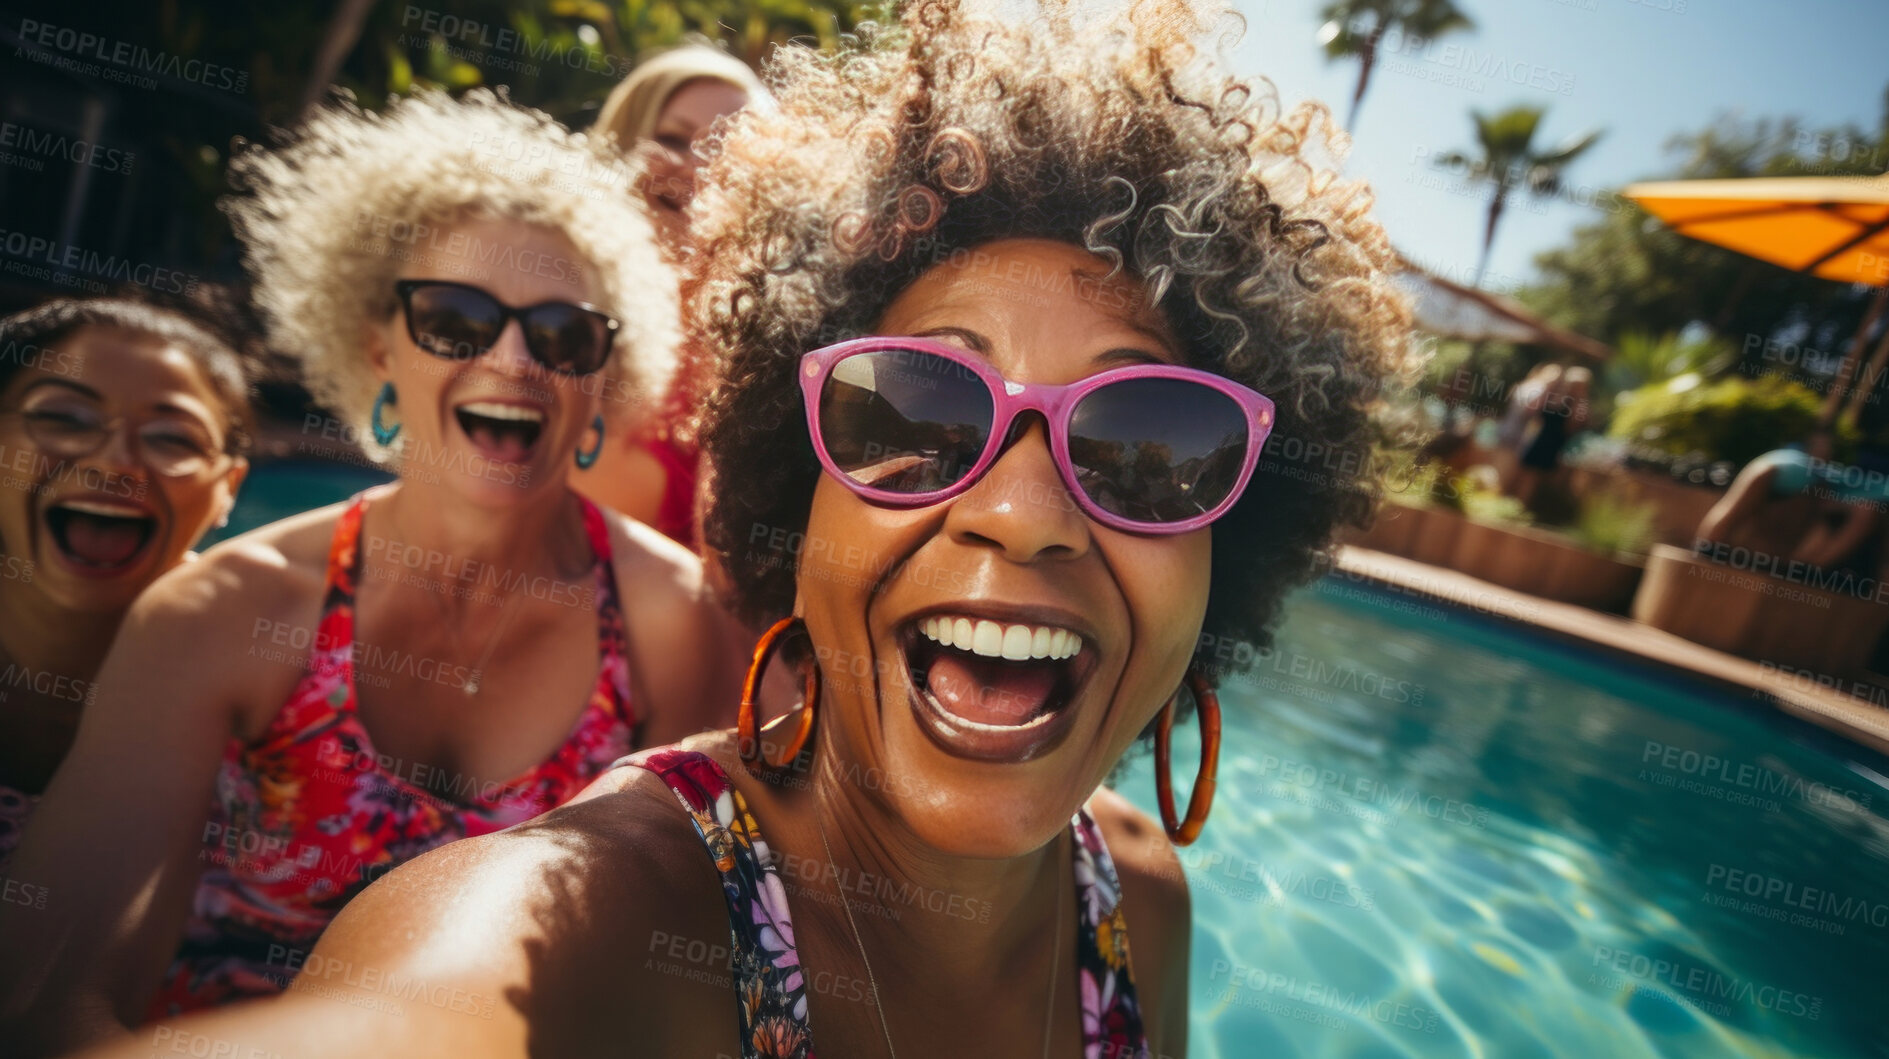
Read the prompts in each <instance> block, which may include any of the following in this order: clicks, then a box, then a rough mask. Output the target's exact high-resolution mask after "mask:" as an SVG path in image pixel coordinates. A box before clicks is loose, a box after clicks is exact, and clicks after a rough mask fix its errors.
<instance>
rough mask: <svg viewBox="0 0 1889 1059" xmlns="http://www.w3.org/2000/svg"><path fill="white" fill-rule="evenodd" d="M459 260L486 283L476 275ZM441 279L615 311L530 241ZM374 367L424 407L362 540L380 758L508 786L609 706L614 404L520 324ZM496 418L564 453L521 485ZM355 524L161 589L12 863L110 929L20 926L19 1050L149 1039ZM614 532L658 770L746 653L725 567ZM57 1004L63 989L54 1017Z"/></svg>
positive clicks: (363, 687) (557, 241) (2, 981)
mask: <svg viewBox="0 0 1889 1059" xmlns="http://www.w3.org/2000/svg"><path fill="white" fill-rule="evenodd" d="M494 245H501V246H507V247H510V248H511V249H512V250H513V251H514V252H515V253H514V254H513V255H512V258H511V259H512V260H521V261H522V260H535V261H543V260H551V261H557V260H563V261H567V262H571V263H574V264H577V265H578V266H579V267H577V268H574V269H561V268H555V267H549V266H547V267H545V268H542V269H533V270H530V271H527V270H523V269H512V268H504V267H494V266H492V265H491V264H490V263H489V258H488V260H487V262H485V263H481V262H479V261H478V260H476V258H475V257H474V255H476V254H477V253H478V249H479V248H480V247H482V246H483V247H490V246H494ZM459 248H465V249H464V254H465V258H464V259H463V260H459V259H455V258H453V257H452V254H451V252H450V251H451V250H453V249H459ZM527 251H529V252H533V253H536V254H539V255H544V256H543V257H541V258H527V257H526V256H525V255H526V252H527ZM428 257H429V260H427V261H424V262H420V261H415V262H413V263H411V264H409V265H408V266H407V267H406V268H405V269H403V271H402V276H404V277H412V278H437V279H452V280H458V281H461V282H470V283H476V284H477V285H479V286H481V287H483V288H485V289H486V290H487V291H489V292H490V293H491V294H493V295H495V296H496V297H497V298H499V300H501V301H503V302H505V303H506V304H508V305H512V306H521V307H522V306H529V305H533V304H536V303H539V302H543V301H547V300H565V301H586V302H593V303H594V302H598V301H601V300H602V298H601V294H602V292H601V291H599V290H597V289H596V288H595V287H594V286H592V283H593V282H594V279H593V277H594V275H595V271H596V270H595V269H594V268H591V267H590V266H589V264H588V263H585V262H583V261H582V259H581V258H580V256H579V254H578V253H577V251H576V249H575V248H574V247H573V246H572V245H571V244H570V242H569V241H568V239H566V238H565V237H564V236H563V235H562V234H560V233H558V232H555V231H551V230H546V229H541V228H536V227H533V226H529V225H525V224H522V223H520V222H515V221H499V220H472V221H467V222H465V223H462V224H459V225H457V226H443V227H442V231H441V233H440V238H439V240H438V241H437V244H436V246H435V247H433V248H429V254H428ZM389 293H390V294H391V292H389ZM362 342H363V348H364V351H365V354H366V356H367V357H368V360H369V363H370V364H371V365H372V367H373V370H374V372H375V374H376V375H377V376H378V377H379V378H383V379H390V380H392V381H393V382H394V383H395V385H396V387H397V389H398V393H399V397H398V401H397V404H396V405H395V407H394V409H393V410H392V411H390V412H389V413H388V414H387V416H386V418H387V420H388V421H390V422H398V423H399V424H400V427H401V441H402V443H403V444H404V446H405V447H404V450H403V451H404V453H405V455H404V457H403V459H402V462H401V463H400V464H399V470H400V472H401V480H400V483H399V485H398V487H397V488H396V489H395V490H394V491H393V492H392V493H391V494H388V495H383V496H382V497H381V498H380V499H378V500H377V501H376V502H375V503H374V504H373V505H372V506H371V507H370V508H369V509H368V511H367V514H366V516H365V518H364V519H363V522H362V528H361V534H362V542H363V549H364V552H363V554H364V556H365V558H364V560H363V573H362V576H361V578H360V581H359V583H358V584H357V586H356V595H355V603H356V611H355V626H354V637H355V642H356V644H357V645H358V644H373V645H376V646H377V647H378V648H381V649H382V650H381V651H380V652H379V657H382V658H383V659H385V661H384V662H382V663H372V662H369V661H366V660H364V659H365V658H366V657H367V656H361V655H357V661H356V666H357V670H359V672H360V675H359V676H358V677H357V680H356V694H357V703H358V710H359V715H360V718H361V723H362V724H363V726H364V727H365V728H366V729H367V731H368V733H369V735H370V736H371V739H372V742H373V744H374V746H375V748H376V749H377V750H378V751H379V752H380V753H382V754H384V755H389V756H391V757H392V758H394V759H398V760H400V761H402V762H406V763H408V765H407V768H408V770H409V772H411V771H412V770H413V769H419V768H424V769H427V770H430V771H431V773H433V774H440V775H448V776H462V777H473V778H476V779H479V780H484V781H493V782H498V781H503V780H505V779H507V778H510V777H513V776H516V775H518V774H520V773H522V772H524V771H525V770H526V769H528V768H530V767H532V766H534V765H537V764H538V763H539V762H542V761H543V760H545V759H546V758H547V757H548V756H550V754H551V753H552V752H553V751H554V750H555V749H557V748H558V747H559V746H560V745H561V744H563V743H564V742H565V740H566V739H567V738H568V737H569V735H570V733H571V730H572V728H573V725H574V723H575V722H576V720H577V718H578V715H579V713H580V711H581V710H582V709H584V708H585V706H586V705H587V702H588V700H589V697H590V692H591V690H592V688H593V687H594V686H595V684H596V681H597V673H598V632H597V615H596V611H595V607H594V605H592V603H591V601H592V600H593V596H592V595H591V590H592V586H593V582H592V581H591V578H590V569H591V565H592V562H593V556H592V553H591V551H590V547H589V543H588V541H587V539H586V536H585V532H584V526H583V519H582V509H581V505H580V504H579V502H578V500H577V499H576V497H575V496H573V495H572V494H571V493H570V492H569V491H568V489H567V486H566V483H567V482H568V476H569V473H570V469H571V467H572V458H573V454H574V453H575V452H576V451H577V449H578V447H579V445H580V444H587V443H588V441H589V437H590V420H591V418H592V416H594V415H595V414H596V411H597V409H598V407H599V402H600V397H599V396H598V394H599V393H601V392H604V391H603V390H602V389H601V388H599V387H598V386H597V384H596V381H595V380H593V381H592V383H591V384H590V388H589V389H587V388H586V385H585V384H584V383H582V382H581V381H580V380H577V379H575V378H567V377H561V376H557V375H555V374H553V373H551V372H549V371H547V370H546V369H543V368H542V367H540V366H539V365H538V364H537V363H536V362H535V361H533V360H532V359H531V358H530V357H529V356H528V354H527V352H526V347H525V345H524V340H523V336H522V333H521V330H520V327H519V324H518V323H517V321H516V320H513V321H509V322H508V323H507V325H506V328H505V331H504V332H503V334H501V335H500V336H499V339H498V341H497V343H496V345H495V346H494V347H493V349H492V350H491V351H490V352H489V353H487V354H486V355H484V356H481V357H478V358H474V359H468V360H448V359H442V358H439V357H436V356H433V355H431V354H429V353H428V352H426V351H424V350H422V349H420V348H418V347H417V346H416V345H415V344H414V343H413V341H412V340H411V338H410V337H409V336H408V333H407V329H406V326H405V321H404V319H403V317H402V316H401V314H400V312H399V311H396V312H394V313H393V314H391V315H390V316H388V317H386V318H384V319H379V320H376V321H374V322H373V323H371V324H370V326H369V328H368V330H367V331H366V333H365V334H363V336H362ZM474 400H481V401H483V400H501V401H508V402H524V403H526V404H529V405H530V406H531V407H535V408H538V409H540V410H542V412H543V413H544V419H543V428H542V433H541V435H540V436H539V437H538V438H537V440H536V442H535V443H534V444H533V445H532V446H531V448H530V451H529V452H528V453H527V454H526V455H525V456H524V458H523V459H522V460H521V461H519V462H516V463H506V464H502V465H498V466H494V463H493V461H492V460H491V458H490V453H489V452H483V451H481V450H480V448H479V447H478V445H477V444H475V442H474V440H473V439H472V438H471V437H469V436H468V434H467V433H466V431H465V430H464V429H463V428H462V427H461V425H460V423H459V421H458V419H457V418H456V416H455V413H454V408H455V407H457V406H460V405H462V404H464V403H465V402H467V401H474ZM340 514H341V506H340V505H336V506H331V507H327V508H322V509H319V510H316V511H311V512H307V513H305V514H302V515H298V516H295V517H293V518H290V519H287V520H284V521H282V522H278V523H274V524H272V525H269V526H266V527H263V528H262V529H259V530H256V531H254V532H252V533H249V534H245V535H243V536H240V537H238V538H235V539H233V540H231V541H229V542H226V543H224V544H222V545H219V546H218V547H216V548H213V549H211V550H209V551H207V552H206V553H205V554H204V556H203V557H202V558H201V559H200V560H199V561H197V562H195V563H191V564H187V565H186V566H185V567H183V568H182V569H179V570H178V571H176V572H175V573H174V574H172V575H171V576H169V577H166V578H163V579H160V580H159V581H158V582H157V583H156V584H155V585H153V586H152V587H151V589H150V590H149V592H147V593H146V595H145V597H144V598H143V599H141V600H140V601H139V603H138V605H137V606H136V607H134V608H133V610H132V611H131V614H130V616H129V617H128V618H127V620H126V622H125V628H124V631H123V633H122V635H121V636H120V637H119V640H118V643H117V644H116V645H115V646H114V649H113V652H112V654H111V655H110V656H109V657H108V658H107V659H106V661H105V664H104V668H103V670H102V671H101V673H100V674H99V680H98V689H97V695H96V701H95V703H94V704H93V705H92V706H90V707H88V709H87V711H86V716H85V719H84V721H83V722H82V723H81V726H80V730H79V733H78V738H77V741H76V743H75V744H74V746H73V751H72V754H71V756H70V758H69V759H68V762H67V765H66V767H65V768H64V769H62V770H61V772H60V773H59V775H58V777H57V778H56V779H55V780H54V782H53V784H52V786H51V788H50V789H49V790H48V792H47V797H46V798H45V800H44V801H43V802H42V803H41V805H40V807H39V809H38V811H37V813H36V815H35V817H34V819H33V821H32V825H31V826H30V827H29V828H28V829H27V832H26V838H25V842H24V843H23V845H22V846H21V848H20V851H19V853H18V854H17V856H16V858H15V860H14V861H13V864H12V868H13V870H14V871H15V872H16V873H21V874H20V875H19V877H20V878H29V877H30V878H33V879H36V880H39V883H40V884H41V885H45V886H48V887H49V888H56V889H57V890H58V891H59V892H61V893H62V894H64V895H65V897H64V898H63V899H62V901H63V902H64V903H63V904H62V907H65V908H69V909H78V910H84V915H83V916H78V915H48V914H39V915H23V916H12V917H9V916H8V914H7V910H5V909H0V948H4V949H5V950H6V951H8V952H34V953H41V954H43V956H42V959H41V960H38V961H33V962H32V963H31V964H29V963H28V962H27V961H14V960H9V961H0V964H3V966H0V996H6V997H7V998H8V1000H9V1001H10V1002H11V1003H14V1004H18V1003H20V1000H19V998H20V997H21V996H34V995H36V997H37V999H36V1005H37V1006H36V1007H35V1008H33V1009H32V1010H31V1011H30V1014H29V1016H28V1017H27V1018H25V1019H23V1020H22V1021H21V1022H20V1023H17V1024H4V1025H0V1035H5V1034H8V1033H9V1032H11V1033H14V1034H15V1039H32V1038H30V1037H28V1036H27V1035H28V1034H29V1033H30V1034H37V1035H39V1036H38V1038H37V1039H38V1040H40V1041H41V1042H44V1043H46V1044H48V1045H51V1046H53V1047H49V1048H48V1050H51V1051H58V1050H65V1049H69V1048H70V1047H71V1046H73V1045H75V1044H77V1043H81V1042H85V1041H96V1040H99V1039H101V1038H105V1037H109V1036H112V1035H114V1034H118V1033H122V1032H123V1027H125V1026H130V1025H135V1024H136V1023H137V1021H139V1020H140V1019H141V1017H142V1013H143V1004H144V1002H145V1001H146V999H147V998H148V997H149V995H150V993H151V991H152V989H154V988H155V987H156V985H157V983H158V981H159V978H160V976H161V974H162V972H163V970H164V967H165V965H166V964H167V962H168V960H169V957H170V954H171V953H172V952H174V951H175V948H176V945H177V941H178V937H179V932H180V930H181V927H182V922H183V918H184V914H185V912H186V911H187V909H188V908H189V904H190V900H191V895H192V894H193V892H194V889H195V886H196V882H197V879H198V876H199V873H200V871H201V864H200V859H199V854H200V853H201V852H202V834H201V832H202V820H203V812H204V809H203V807H204V804H205V801H206V799H207V798H208V797H209V795H210V792H211V784H212V781H213V779H214V778H215V776H216V775H217V770H218V767H219V762H220V760H221V758H222V754H223V751H224V747H225V745H226V744H227V742H228V740H230V739H231V738H237V739H242V740H244V741H253V740H254V739H256V738H257V737H258V736H259V735H261V734H262V733H263V732H265V731H267V730H268V727H269V725H270V723H271V721H272V720H273V719H274V718H275V716H276V714H277V712H278V711H279V710H280V709H281V707H282V705H283V703H284V702H285V701H286V699H287V698H288V696H289V693H290V691H291V690H292V688H293V687H294V685H295V684H296V683H297V681H298V680H300V679H301V677H302V673H303V662H302V658H301V656H300V655H299V654H296V655H295V657H291V658H289V659H288V660H287V661H284V660H283V659H282V657H280V655H279V653H272V652H271V651H270V650H268V648H271V647H272V646H274V645H276V644H277V643H278V642H279V641H278V639H277V638H276V635H275V631H276V630H284V629H287V630H313V629H315V628H316V627H317V625H318V623H319V621H320V615H321V610H322V604H323V595H324V593H323V583H324V575H325V571H326V563H327V557H328V552H329V547H330V544H331V541H332V539H333V536H334V532H335V525H336V521H337V519H338V518H339V516H340ZM608 522H609V527H610V534H611V540H612V545H611V547H612V552H613V556H614V563H613V565H614V576H615V581H616V585H617V587H618V594H619V599H620V600H621V602H622V606H623V620H624V626H625V633H626V640H627V646H628V652H627V653H628V658H627V662H628V669H629V673H628V677H629V682H630V688H631V695H632V702H633V704H634V706H635V708H636V710H637V713H638V715H639V730H638V745H651V744H654V743H664V742H670V741H673V740H675V739H678V738H681V737H683V736H685V735H688V734H690V733H693V732H698V731H701V730H703V729H705V728H715V727H719V726H720V725H722V724H726V723H728V720H729V719H730V718H731V717H732V714H733V704H734V702H735V699H736V696H737V695H738V692H739V674H740V664H741V655H742V654H743V652H744V650H745V648H744V646H743V644H742V642H741V641H742V636H741V634H740V633H739V632H738V630H736V629H735V627H734V625H733V623H732V622H731V621H729V620H728V619H727V618H726V617H725V615H724V614H723V613H722V611H721V610H720V609H719V607H717V606H716V605H715V604H714V603H713V602H712V600H710V599H709V598H708V594H707V592H706V591H705V590H704V588H703V585H702V581H701V571H700V565H699V563H698V562H697V561H696V560H695V559H694V557H693V556H691V555H689V554H688V553H687V552H686V551H685V550H684V549H682V548H680V547H679V546H677V545H676V544H675V543H674V542H672V541H669V540H667V539H666V538H663V537H662V536H661V535H660V534H657V533H655V532H653V531H651V530H648V529H647V528H646V527H642V526H640V525H637V524H635V523H633V522H631V521H629V520H628V519H624V518H622V517H621V516H616V515H610V516H608ZM377 539H378V540H379V541H380V542H381V543H382V544H384V545H386V547H377V545H376V543H375V542H376V540H377ZM396 549H404V550H410V551H411V553H412V554H416V555H426V554H435V555H441V556H450V557H451V558H452V559H453V561H454V569H455V570H457V571H460V573H461V574H463V576H464V577H466V578H471V579H474V580H473V581H472V583H471V584H469V585H466V586H459V585H455V586H454V587H455V588H456V589H457V588H461V587H465V588H479V587H481V586H480V584H479V583H478V582H477V580H476V579H477V578H478V576H479V572H480V571H500V572H502V573H503V575H504V580H503V583H504V584H508V585H517V584H537V585H561V586H571V587H570V588H569V589H567V590H566V591H563V592H543V593H532V592H524V591H517V590H489V591H444V590H442V588H441V587H440V584H441V579H442V578H445V577H450V576H455V575H450V574H446V573H444V572H443V569H442V568H441V567H438V566H437V565H436V566H435V567H433V568H431V569H426V568H420V569H413V568H411V566H403V565H401V564H400V563H397V562H395V561H393V560H392V559H390V558H389V556H390V555H392V554H393V553H394V552H395V550H396ZM409 574H410V575H413V576H406V575H409ZM573 598H581V599H583V600H584V601H585V603H584V605H581V606H579V605H572V604H571V603H570V602H569V601H570V600H571V599H573ZM259 630H260V631H259ZM303 642H304V644H305V643H306V642H307V641H306V640H304V641H303ZM205 645H215V646H214V648H213V649H211V648H207V647H206V646H205ZM252 646H258V647H260V648H263V649H262V650H255V651H252V650H249V648H251V647H252ZM416 657H417V658H421V659H431V660H437V661H438V662H440V663H441V664H442V665H455V666H462V667H465V668H466V669H477V670H479V671H480V673H481V676H482V680H481V690H480V692H479V693H478V694H477V695H476V696H469V695H467V694H466V693H465V692H464V690H463V689H462V686H461V685H460V684H457V683H451V682H446V681H440V680H429V679H425V674H423V673H421V672H419V671H418V668H417V667H415V666H412V665H407V666H406V667H404V668H402V667H400V665H399V659H401V658H408V659H411V658H416ZM376 664H379V665H382V667H383V669H384V670H385V671H384V672H375V671H374V668H373V667H374V665H376ZM130 806H135V807H136V811H127V807H130ZM42 975H44V976H47V977H45V978H41V977H40V976H42ZM48 981H50V982H58V983H60V984H59V985H57V986H54V987H49V988H45V989H44V991H43V992H39V993H37V994H35V993H34V990H35V989H36V988H38V983H40V982H48ZM0 1010H4V1006H0ZM0 1022H4V1020H0Z"/></svg>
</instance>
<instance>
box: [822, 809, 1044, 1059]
mask: <svg viewBox="0 0 1889 1059" xmlns="http://www.w3.org/2000/svg"><path fill="white" fill-rule="evenodd" d="M815 801H816V803H817V802H818V798H817V796H816V798H815ZM820 808H821V807H820V806H819V805H817V804H816V806H815V808H814V815H813V822H814V823H815V825H817V826H818V827H819V829H820V845H821V846H822V847H824V848H825V849H826V860H827V863H828V864H831V865H833V866H834V869H835V872H836V874H837V871H838V868H839V862H838V861H836V860H834V859H833V843H831V842H829V841H827V837H826V814H824V813H822V812H820ZM1056 837H1057V839H1058V842H1057V845H1059V846H1060V845H1061V841H1060V840H1061V838H1062V835H1061V834H1058V835H1057V836H1056ZM1051 856H1052V857H1054V856H1055V854H1051ZM1054 864H1055V862H1054V861H1052V865H1051V870H1052V871H1054ZM1056 874H1061V873H1060V872H1057V873H1056ZM838 889H839V892H840V907H841V908H843V909H845V910H846V925H847V926H848V927H850V928H852V931H853V944H854V945H855V946H857V947H858V949H859V962H861V963H863V964H865V965H866V984H867V985H868V986H871V987H872V1006H873V1009H874V1010H876V1011H877V1012H878V1013H879V1032H880V1033H881V1034H883V1035H884V1036H885V1050H886V1055H888V1056H890V1057H891V1059H899V1050H898V1049H897V1048H895V1047H893V1046H892V1027H891V1026H888V1025H887V1024H886V1018H885V1004H883V1003H882V1002H881V1001H880V1000H879V979H878V978H877V977H876V976H874V975H873V973H872V959H871V958H870V957H868V956H867V955H866V943H865V942H864V941H863V940H861V939H860V936H859V924H858V923H857V922H855V921H854V919H853V903H852V902H851V901H848V900H847V899H846V886H845V884H844V883H840V884H839V885H838ZM1066 896H1067V894H1066V893H1065V892H1064V887H1063V885H1062V883H1061V882H1060V881H1058V882H1057V883H1056V918H1055V919H1053V920H1051V921H1050V922H1051V924H1052V926H1051V928H1050V930H1051V933H1050V961H1049V1000H1048V1002H1047V1003H1046V1004H1045V1006H1044V1011H1043V1059H1049V1042H1050V1031H1051V1030H1052V1029H1053V1028H1054V1027H1055V1025H1056V1017H1055V1016H1056V972H1057V971H1058V970H1060V969H1061V967H1062V956H1063V953H1062V946H1061V945H1060V944H1059V942H1060V941H1061V940H1062V936H1063V901H1064V898H1065V897H1066Z"/></svg>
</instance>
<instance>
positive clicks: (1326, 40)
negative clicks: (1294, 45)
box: [1318, 0, 1476, 132]
mask: <svg viewBox="0 0 1889 1059" xmlns="http://www.w3.org/2000/svg"><path fill="white" fill-rule="evenodd" d="M1321 14H1323V15H1324V17H1325V24H1324V25H1323V26H1321V27H1319V31H1318V42H1319V43H1320V44H1323V45H1324V46H1325V60H1326V61H1327V62H1332V61H1335V60H1338V59H1348V58H1351V57H1352V56H1356V57H1357V59H1358V90H1357V91H1356V92H1354V93H1352V95H1351V113H1350V114H1349V115H1347V116H1346V117H1345V131H1346V132H1350V131H1351V127H1352V126H1353V125H1355V124H1357V121H1358V107H1359V106H1360V105H1361V104H1363V102H1364V90H1365V89H1366V88H1367V87H1369V86H1370V84H1371V71H1372V70H1373V69H1375V68H1376V67H1377V49H1378V47H1379V46H1380V45H1382V44H1383V43H1384V37H1385V36H1386V35H1387V34H1389V33H1390V31H1391V30H1392V29H1396V30H1397V31H1398V32H1399V33H1401V34H1402V35H1403V36H1404V37H1405V38H1407V39H1413V38H1414V39H1418V40H1430V39H1432V38H1435V37H1440V36H1442V35H1443V34H1445V33H1454V32H1457V31H1459V30H1469V29H1475V28H1476V24H1475V23H1474V22H1471V21H1470V20H1469V16H1468V15H1465V14H1463V13H1462V11H1460V10H1458V9H1457V7H1456V5H1455V4H1453V3H1451V2H1450V0H1332V2H1331V3H1328V4H1326V5H1325V9H1324V11H1322V12H1321Z"/></svg>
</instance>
